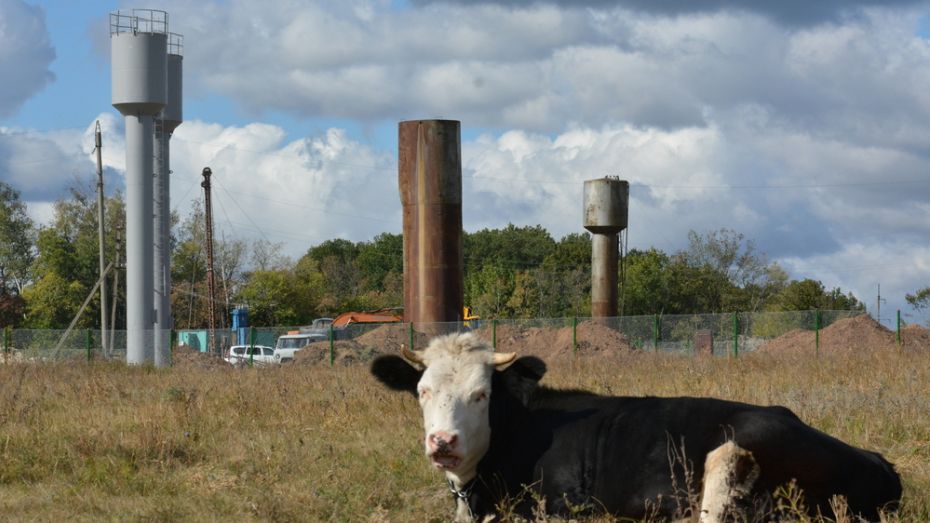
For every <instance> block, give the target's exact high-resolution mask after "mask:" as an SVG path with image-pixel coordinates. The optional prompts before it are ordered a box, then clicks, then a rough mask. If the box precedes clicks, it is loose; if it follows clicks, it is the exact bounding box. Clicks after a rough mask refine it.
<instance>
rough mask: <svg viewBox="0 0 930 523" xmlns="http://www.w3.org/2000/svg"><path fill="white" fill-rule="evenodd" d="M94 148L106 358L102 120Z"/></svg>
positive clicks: (101, 319) (101, 309) (102, 338)
mask: <svg viewBox="0 0 930 523" xmlns="http://www.w3.org/2000/svg"><path fill="white" fill-rule="evenodd" d="M94 148H95V149H96V151H97V241H98V243H99V244H100V245H99V248H100V253H99V254H100V262H99V267H100V273H99V274H100V277H101V282H100V350H101V351H102V352H103V356H104V357H105V358H106V357H108V356H109V352H107V279H106V278H104V277H103V271H104V268H105V267H106V257H105V256H104V253H103V243H104V240H103V239H104V222H103V156H102V152H101V149H102V148H103V138H102V137H101V135H100V120H97V126H96V128H95V130H94Z"/></svg>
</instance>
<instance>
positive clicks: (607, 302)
mask: <svg viewBox="0 0 930 523" xmlns="http://www.w3.org/2000/svg"><path fill="white" fill-rule="evenodd" d="M629 200H630V184H629V183H628V182H626V181H623V180H620V179H619V178H617V177H613V176H606V177H604V178H598V179H596V180H587V181H585V182H584V228H585V229H587V230H588V231H590V232H591V234H592V236H591V316H592V317H595V318H609V317H614V316H616V315H617V266H618V261H619V252H620V241H619V233H620V231H622V230H623V229H626V226H627V216H628V212H629Z"/></svg>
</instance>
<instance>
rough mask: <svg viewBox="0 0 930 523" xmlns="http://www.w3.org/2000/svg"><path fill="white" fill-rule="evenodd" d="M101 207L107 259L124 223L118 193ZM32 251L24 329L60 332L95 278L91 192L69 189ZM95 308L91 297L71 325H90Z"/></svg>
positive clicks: (95, 242) (94, 206)
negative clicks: (30, 283) (49, 329)
mask: <svg viewBox="0 0 930 523" xmlns="http://www.w3.org/2000/svg"><path fill="white" fill-rule="evenodd" d="M105 205H106V209H105V213H104V215H105V218H104V219H105V221H106V231H107V237H106V238H105V251H106V253H107V258H108V259H112V256H113V254H112V253H113V252H114V249H115V245H116V240H115V236H116V234H117V232H116V231H117V229H118V228H122V226H123V223H124V215H125V213H124V207H123V201H122V195H121V194H119V193H117V194H115V195H113V196H112V197H109V198H106V199H105ZM36 247H37V256H36V258H35V260H34V262H33V264H32V273H33V279H34V281H33V284H32V285H30V286H29V287H27V288H26V289H24V295H23V297H24V298H25V301H26V325H28V326H31V327H41V328H65V327H66V326H67V325H68V324H69V323H70V321H71V319H72V318H73V317H74V316H75V315H76V314H77V312H78V310H79V308H80V305H81V303H82V302H83V301H84V298H85V297H86V296H87V295H88V293H89V292H90V291H91V290H92V289H93V287H94V285H95V283H96V282H97V280H98V278H99V274H98V272H99V266H98V262H99V259H98V236H97V204H96V197H95V196H93V191H92V190H91V189H89V188H72V189H71V191H70V197H69V198H67V199H62V200H59V201H57V202H56V203H55V214H54V217H53V220H52V223H51V224H50V225H49V226H46V227H43V228H41V229H40V231H39V235H38V240H37V242H36ZM59 288H60V290H57V289H59ZM55 290H57V291H56V292H52V291H55ZM99 307H100V304H99V299H98V295H96V294H95V295H94V296H93V297H92V300H91V302H90V304H89V306H88V308H87V309H85V311H84V313H83V315H82V316H81V317H80V318H79V320H78V323H77V324H76V325H77V326H78V327H91V326H96V324H97V318H99Z"/></svg>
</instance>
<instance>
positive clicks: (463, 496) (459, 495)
mask: <svg viewBox="0 0 930 523" xmlns="http://www.w3.org/2000/svg"><path fill="white" fill-rule="evenodd" d="M477 479H478V478H477V477H475V478H472V480H471V481H469V482H468V484H467V485H466V486H465V488H463V489H462V490H459V489H457V488H455V483H454V482H453V481H452V480H451V479H450V480H448V482H449V491H450V492H452V496H453V497H455V499H456V500H459V499H460V500H462V502H463V503H465V508H467V509H468V517H470V518H471V519H472V521H474V520H475V513H474V512H472V510H471V503H469V502H468V498H469V496H471V491H472V489H473V488H475V484H477V483H478V481H477Z"/></svg>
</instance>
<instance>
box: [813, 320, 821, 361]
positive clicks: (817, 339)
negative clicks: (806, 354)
mask: <svg viewBox="0 0 930 523" xmlns="http://www.w3.org/2000/svg"><path fill="white" fill-rule="evenodd" d="M814 352H815V353H816V354H817V356H818V357H819V356H820V309H817V310H816V311H814Z"/></svg>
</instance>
